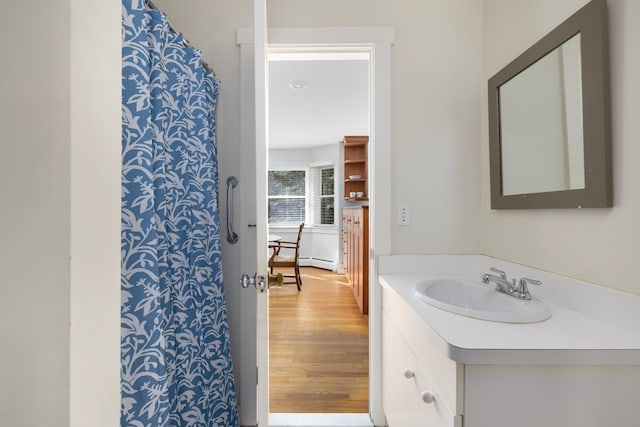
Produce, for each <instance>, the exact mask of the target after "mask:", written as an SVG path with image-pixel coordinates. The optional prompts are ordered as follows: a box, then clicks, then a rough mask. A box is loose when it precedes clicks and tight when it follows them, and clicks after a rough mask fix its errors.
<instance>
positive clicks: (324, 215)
mask: <svg viewBox="0 0 640 427" xmlns="http://www.w3.org/2000/svg"><path fill="white" fill-rule="evenodd" d="M313 170H314V176H315V178H316V179H315V184H316V192H315V194H314V196H315V197H314V200H313V201H312V203H313V207H314V209H313V213H314V218H313V220H312V223H314V224H320V225H333V224H334V223H335V210H334V206H335V197H334V188H335V185H334V168H333V167H322V168H313Z"/></svg>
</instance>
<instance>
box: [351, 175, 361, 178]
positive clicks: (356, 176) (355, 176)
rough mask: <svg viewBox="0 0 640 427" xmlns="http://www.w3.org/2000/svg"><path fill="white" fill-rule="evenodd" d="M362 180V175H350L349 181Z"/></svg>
mask: <svg viewBox="0 0 640 427" xmlns="http://www.w3.org/2000/svg"><path fill="white" fill-rule="evenodd" d="M360 178H362V176H361V175H349V179H360Z"/></svg>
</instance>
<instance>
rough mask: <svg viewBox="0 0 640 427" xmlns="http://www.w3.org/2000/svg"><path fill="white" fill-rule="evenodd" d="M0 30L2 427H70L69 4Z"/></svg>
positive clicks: (23, 7) (14, 18)
mask: <svg viewBox="0 0 640 427" xmlns="http://www.w3.org/2000/svg"><path fill="white" fill-rule="evenodd" d="M37 3H38V4H37V6H36V7H34V4H33V2H6V3H4V4H3V5H2V16H3V18H4V19H2V25H0V51H1V52H2V56H3V60H2V68H1V69H0V70H1V71H0V73H1V74H0V93H1V94H2V95H1V96H0V106H1V108H0V111H1V114H0V132H1V141H2V142H1V148H2V155H1V156H0V200H1V202H0V206H1V208H0V339H1V340H2V341H1V342H2V345H1V347H2V351H1V352H0V424H2V425H6V426H12V427H21V426H25V427H32V426H45V425H46V426H55V427H62V426H66V425H68V423H69V276H70V272H69V254H70V242H69V230H70V219H69V198H70V194H69V162H70V160H69V151H70V146H69V91H68V87H69V37H70V36H69V1H59V2H42V1H41V2H37Z"/></svg>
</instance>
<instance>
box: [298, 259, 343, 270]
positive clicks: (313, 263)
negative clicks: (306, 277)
mask: <svg viewBox="0 0 640 427" xmlns="http://www.w3.org/2000/svg"><path fill="white" fill-rule="evenodd" d="M298 262H299V263H300V267H317V268H322V269H325V270H331V271H337V268H338V267H337V264H336V262H335V261H333V260H327V259H320V258H311V257H300V258H299V259H298Z"/></svg>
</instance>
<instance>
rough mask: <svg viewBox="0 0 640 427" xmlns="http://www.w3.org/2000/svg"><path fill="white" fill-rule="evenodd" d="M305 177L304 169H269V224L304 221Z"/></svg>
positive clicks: (299, 222)
mask: <svg viewBox="0 0 640 427" xmlns="http://www.w3.org/2000/svg"><path fill="white" fill-rule="evenodd" d="M306 178H307V177H306V171H305V170H271V171H269V175H268V193H269V194H268V196H267V199H268V204H269V206H268V210H269V214H268V215H269V224H279V225H299V224H301V223H303V222H305V216H306V209H305V205H306Z"/></svg>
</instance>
